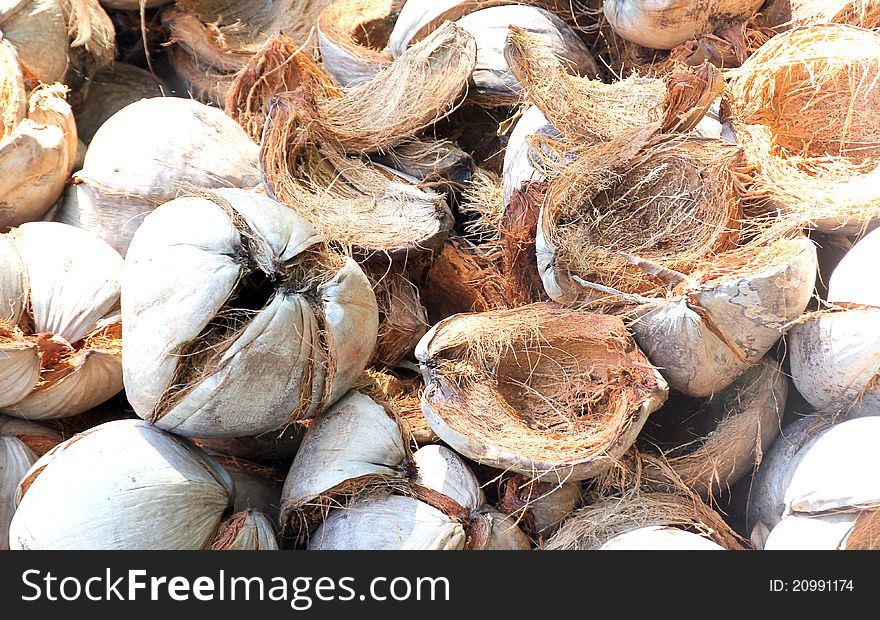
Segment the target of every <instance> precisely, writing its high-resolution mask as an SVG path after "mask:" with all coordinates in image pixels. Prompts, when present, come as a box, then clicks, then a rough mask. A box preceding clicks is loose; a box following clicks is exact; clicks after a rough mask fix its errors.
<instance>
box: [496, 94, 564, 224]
mask: <svg viewBox="0 0 880 620" xmlns="http://www.w3.org/2000/svg"><path fill="white" fill-rule="evenodd" d="M536 135H537V136H541V135H546V136H549V137H555V138H559V137H561V134H560V133H559V132H558V131H556V129H555V128H554V127H553V125H551V124H550V123H549V122H548V121H547V117H545V116H544V113H543V112H541V110H540V108H538V107H537V106H530V107H529V108H528V109H527V110H526V111H525V112H523V114H522V116H520V117H519V120H517V122H516V125H514V126H513V131H512V132H511V133H510V138H509V139H508V141H507V147H506V148H505V150H504V172H503V175H502V184H503V197H504V207H505V208H507V207H508V206H509V205H510V199H511V197H512V196H513V193H514V192H515V191H517V190H522V189H523V186H524V185H525V184H526V183H533V182H540V181H543V180H544V179H545V177H544V175H543V174H542V173H541V171H540V170H539V169H538V168H537V167H536V166H535V164H534V162H533V157H532V148H533V146H532V141H531V140H530V138H531V136H536Z"/></svg>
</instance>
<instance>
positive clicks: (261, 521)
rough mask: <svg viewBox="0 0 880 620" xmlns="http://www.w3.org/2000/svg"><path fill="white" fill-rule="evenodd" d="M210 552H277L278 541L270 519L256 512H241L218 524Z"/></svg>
mask: <svg viewBox="0 0 880 620" xmlns="http://www.w3.org/2000/svg"><path fill="white" fill-rule="evenodd" d="M208 549H209V550H211V551H277V550H278V541H277V540H276V537H275V529H274V528H273V527H272V521H271V520H270V517H269V516H267V515H265V514H263V513H262V512H258V511H256V510H242V511H240V512H236V513H235V514H234V515H232V516H231V517H229V518H228V519H226V520H225V521H223V522H222V523H220V526H219V527H218V529H217V534H215V536H214V540H213V541H211V543H210V546H209V547H208Z"/></svg>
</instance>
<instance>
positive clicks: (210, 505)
mask: <svg viewBox="0 0 880 620" xmlns="http://www.w3.org/2000/svg"><path fill="white" fill-rule="evenodd" d="M234 495H235V488H234V485H233V482H232V480H231V479H230V478H229V475H228V474H227V473H226V472H225V471H224V470H223V469H222V468H221V467H220V466H219V465H217V464H216V463H215V462H213V461H212V460H211V459H210V458H209V457H208V456H207V455H206V454H205V453H204V452H202V451H201V450H199V449H198V448H196V447H194V446H193V445H192V444H190V443H189V442H186V441H184V440H182V439H180V438H177V437H175V436H174V435H171V434H168V433H165V432H163V431H161V430H159V429H158V428H156V427H155V426H153V425H151V424H147V423H146V422H143V421H141V420H120V421H116V422H109V423H107V424H102V425H100V426H96V427H94V428H92V429H90V430H88V431H85V432H83V433H80V434H78V435H76V436H74V437H72V438H71V439H69V440H67V441H65V442H64V443H62V444H60V445H59V446H57V447H56V448H55V449H53V450H51V451H50V452H48V453H47V454H46V455H45V456H43V457H42V458H41V459H39V460H38V461H37V462H36V463H35V464H34V466H33V467H32V468H31V470H30V472H29V473H28V474H27V476H26V477H25V479H24V480H23V481H22V482H21V484H20V485H19V487H18V490H17V493H16V503H17V507H16V512H15V515H14V516H13V518H12V524H11V526H10V530H9V542H10V547H11V548H13V549H52V550H59V549H81V550H86V549H118V550H122V549H156V550H159V549H201V548H204V547H207V546H208V545H209V544H210V543H211V541H212V538H213V535H214V533H215V532H216V530H217V526H218V525H219V524H220V521H221V518H222V516H223V514H224V512H226V511H227V509H228V508H230V507H231V505H232V500H233V497H234Z"/></svg>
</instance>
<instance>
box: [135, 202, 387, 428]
mask: <svg viewBox="0 0 880 620" xmlns="http://www.w3.org/2000/svg"><path fill="white" fill-rule="evenodd" d="M122 289H123V293H122V318H123V333H124V337H125V341H126V348H125V350H124V352H123V360H122V361H123V370H124V379H125V388H126V394H127V396H128V399H129V402H130V403H131V405H132V407H133V408H134V410H135V412H136V413H137V414H138V415H139V416H141V417H142V418H144V419H147V420H148V421H150V422H152V423H153V424H156V425H157V426H159V427H161V428H164V429H169V430H173V431H174V432H175V433H178V434H181V435H185V436H190V437H204V438H226V437H236V436H253V435H259V434H261V433H263V432H268V431H273V430H278V429H282V428H284V427H285V426H286V425H288V424H290V423H292V422H295V421H297V420H302V419H308V418H311V417H313V416H314V415H315V414H316V413H317V412H318V411H320V410H321V409H323V408H325V407H327V406H329V405H331V404H333V403H334V402H335V401H336V400H338V399H339V398H340V397H342V395H343V394H345V392H346V391H348V388H349V387H350V386H351V385H352V383H354V381H355V380H356V379H357V377H358V376H359V375H360V373H361V372H362V371H363V369H364V367H365V366H366V363H367V360H368V359H369V357H370V354H371V353H372V351H373V349H374V347H375V343H376V333H377V330H378V310H377V307H376V297H375V295H374V294H373V291H372V289H371V287H370V284H369V281H368V280H367V278H366V276H365V275H364V273H363V271H361V269H360V268H359V267H358V266H357V263H355V262H354V261H353V260H352V259H350V258H343V257H341V256H339V255H336V254H332V253H330V252H329V251H328V250H327V248H326V244H325V243H324V241H323V240H322V239H321V237H320V236H319V235H318V234H317V233H316V232H315V230H314V229H313V228H312V227H311V226H309V224H308V223H307V222H305V220H303V219H302V218H300V217H298V216H297V215H296V214H295V213H293V212H292V211H290V210H289V209H287V208H286V207H284V206H283V205H281V204H279V203H277V202H275V201H273V200H272V199H270V198H267V197H265V196H262V195H260V194H257V193H254V192H248V191H245V190H237V189H219V190H214V191H210V192H205V193H203V195H201V196H188V197H182V198H178V199H176V200H173V201H171V202H168V203H166V204H164V205H162V206H161V207H159V208H157V209H156V210H155V211H153V212H152V213H151V214H150V215H149V216H147V217H146V218H145V219H144V223H143V224H142V225H141V227H140V228H138V230H137V232H136V233H135V236H134V238H133V240H132V244H131V248H129V253H128V256H127V257H126V263H125V274H124V278H123V283H122Z"/></svg>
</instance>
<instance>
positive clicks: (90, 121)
mask: <svg viewBox="0 0 880 620" xmlns="http://www.w3.org/2000/svg"><path fill="white" fill-rule="evenodd" d="M167 90H168V87H167V86H166V85H165V84H164V82H163V81H162V80H161V79H159V78H157V77H156V76H154V75H153V74H152V73H150V72H149V71H146V70H144V69H141V68H140V67H136V66H134V65H128V64H125V63H121V62H117V63H115V64H114V65H113V67H112V68H110V69H103V70H101V71H99V72H98V73H96V74H95V76H94V77H93V78H92V79H91V80H90V81H89V82H88V83H87V87H85V88H83V89H81V90H80V92H79V93H78V96H79V99H80V100H79V101H78V102H77V103H76V105H74V107H73V114H74V116H75V117H76V128H77V133H78V136H79V139H80V140H82V141H83V142H84V143H85V144H88V143H89V142H91V140H92V137H93V136H94V135H95V132H97V131H98V128H99V127H100V126H101V125H102V124H103V123H104V121H106V120H107V119H108V118H110V117H111V116H113V114H115V113H116V112H118V111H119V110H121V109H122V108H124V107H125V106H127V105H129V104H130V103H134V102H135V101H138V100H139V99H147V98H150V97H161V96H163V95H165V94H166V92H167Z"/></svg>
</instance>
